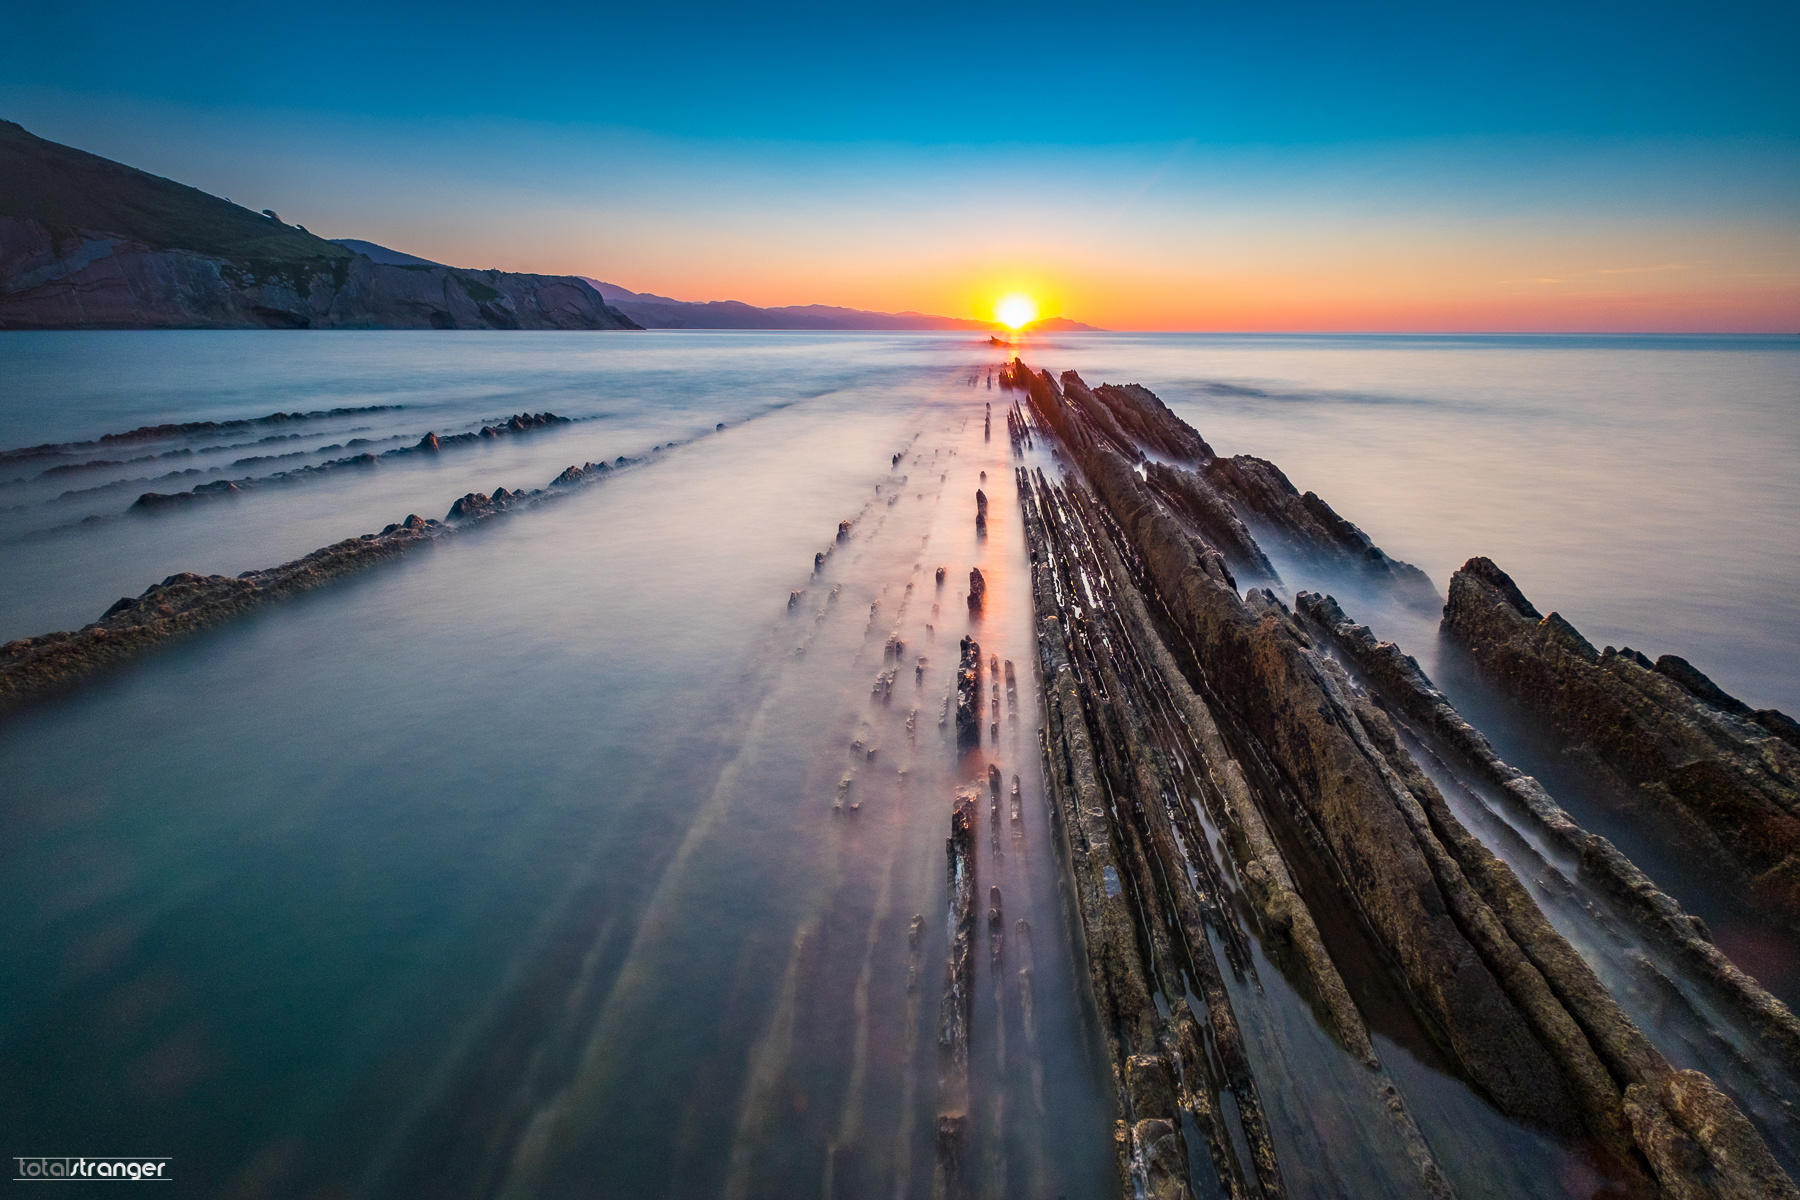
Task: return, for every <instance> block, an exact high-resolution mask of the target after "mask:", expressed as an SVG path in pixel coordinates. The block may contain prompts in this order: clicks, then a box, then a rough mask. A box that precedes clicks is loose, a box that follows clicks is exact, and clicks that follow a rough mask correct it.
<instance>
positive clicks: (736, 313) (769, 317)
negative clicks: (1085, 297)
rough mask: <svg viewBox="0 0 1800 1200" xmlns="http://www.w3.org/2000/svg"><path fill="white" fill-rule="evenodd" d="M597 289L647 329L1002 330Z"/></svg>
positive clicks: (419, 262)
mask: <svg viewBox="0 0 1800 1200" xmlns="http://www.w3.org/2000/svg"><path fill="white" fill-rule="evenodd" d="M332 240H333V241H334V242H336V243H337V244H338V245H340V246H344V247H347V248H348V249H351V250H354V251H356V253H358V254H365V255H367V256H368V257H370V258H372V259H374V260H375V261H376V262H378V263H390V264H393V265H395V266H427V267H438V266H443V264H442V263H435V262H432V261H431V260H430V259H428V258H420V257H419V256H418V255H416V254H407V253H406V252H405V251H402V250H395V249H392V248H391V247H388V246H382V245H378V244H376V243H375V242H365V241H363V240H361V239H359V238H333V239H332ZM581 278H583V279H585V280H586V281H587V282H588V283H591V284H593V285H594V288H595V289H596V290H597V291H598V292H599V293H600V295H601V296H602V297H603V298H605V300H606V302H607V303H608V304H610V305H611V306H612V307H614V308H616V309H618V310H619V311H620V312H622V313H624V314H625V315H626V316H628V317H630V318H631V319H632V320H633V321H636V322H637V323H638V324H639V325H642V326H643V327H644V328H645V329H968V330H974V331H976V332H990V331H992V330H994V329H996V328H997V326H996V325H995V324H994V323H993V322H991V321H973V320H969V319H967V318H965V317H938V316H933V315H932V314H930V313H921V312H898V313H888V312H872V311H870V310H868V309H862V308H839V307H837V306H835V305H830V304H790V305H785V306H783V307H780V308H759V307H757V306H756V305H754V304H745V303H744V302H743V301H742V300H676V299H673V298H672V297H669V296H658V295H656V294H655V293H653V292H634V291H632V290H631V289H630V288H626V287H620V286H619V285H618V284H616V283H607V282H606V281H605V280H601V279H595V278H593V277H592V276H587V275H583V276H582V277H581ZM1031 327H1032V328H1033V329H1036V330H1042V331H1045V332H1050V333H1069V332H1079V331H1082V330H1087V331H1090V332H1096V330H1095V327H1094V326H1092V325H1083V324H1082V323H1081V322H1080V321H1071V320H1068V319H1067V318H1065V317H1051V318H1048V319H1047V320H1043V321H1035V322H1033V323H1032V326H1031Z"/></svg>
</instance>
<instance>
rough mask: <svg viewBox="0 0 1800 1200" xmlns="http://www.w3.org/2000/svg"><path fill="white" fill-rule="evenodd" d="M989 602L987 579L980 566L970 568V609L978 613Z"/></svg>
mask: <svg viewBox="0 0 1800 1200" xmlns="http://www.w3.org/2000/svg"><path fill="white" fill-rule="evenodd" d="M986 604H987V580H986V579H985V578H983V577H982V574H981V568H980V567H970V568H969V611H970V612H972V613H978V612H980V611H981V610H982V608H983V607H984V606H985V605H986Z"/></svg>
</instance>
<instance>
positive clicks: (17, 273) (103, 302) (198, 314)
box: [0, 121, 638, 329]
mask: <svg viewBox="0 0 1800 1200" xmlns="http://www.w3.org/2000/svg"><path fill="white" fill-rule="evenodd" d="M408 259H409V261H406V262H398V261H393V260H389V261H377V260H376V259H374V258H371V257H369V256H368V255H365V254H360V253H357V252H355V251H354V250H353V249H351V248H347V247H345V246H340V245H339V244H337V243H336V242H332V241H327V240H326V239H324V238H321V237H314V236H313V235H312V234H310V233H308V232H307V231H306V230H305V229H303V228H301V227H300V226H298V225H288V224H285V223H284V222H283V221H282V220H281V219H280V218H279V217H277V216H276V215H275V214H274V213H272V212H263V213H254V212H251V211H250V210H249V209H247V208H243V207H241V206H239V205H236V204H233V203H231V201H229V200H222V199H220V198H219V197H217V196H211V195H208V194H207V193H205V192H202V191H199V190H198V189H196V188H191V187H187V186H186V185H184V184H179V183H175V182H173V181H171V180H168V179H162V178H160V177H158V176H155V175H150V174H147V173H146V172H143V171H139V170H136V169H134V168H132V167H127V166H125V165H123V164H121V163H116V162H113V161H112V160H110V159H105V158H101V157H99V156H98V155H94V154H88V153H86V152H85V151H81V150H75V149H72V148H71V147H68V146H62V145H58V144H57V143H55V142H50V141H45V140H44V139H43V138H39V137H35V136H33V135H32V134H30V133H27V132H26V131H25V130H24V129H23V128H21V127H20V126H18V125H16V124H13V123H12V122H10V121H0V329H243V328H282V329H294V328H313V329H636V328H638V326H637V325H636V324H635V323H634V322H633V321H632V320H631V318H629V317H627V316H625V314H623V313H621V312H619V311H618V310H617V309H614V308H610V307H608V306H607V304H606V303H605V302H604V301H603V300H601V298H600V293H599V292H597V291H595V290H594V287H593V285H592V284H590V283H588V282H587V280H585V279H581V278H578V277H576V276H573V275H524V274H519V273H516V272H512V271H468V270H460V269H455V268H451V267H446V266H441V265H438V264H434V263H428V262H425V261H424V260H423V259H411V258H410V256H408Z"/></svg>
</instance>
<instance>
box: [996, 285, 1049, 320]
mask: <svg viewBox="0 0 1800 1200" xmlns="http://www.w3.org/2000/svg"><path fill="white" fill-rule="evenodd" d="M1037 315H1038V306H1037V301H1036V300H1033V299H1032V298H1031V297H1030V296H1026V295H1023V294H1021V293H1019V292H1013V293H1011V294H1009V295H1006V296H1002V297H1000V300H999V303H997V304H995V305H994V319H995V320H996V321H998V322H1000V323H1001V324H1002V325H1004V326H1006V327H1007V328H1008V329H1020V328H1023V327H1024V326H1026V325H1029V324H1031V323H1032V322H1033V321H1035V320H1037Z"/></svg>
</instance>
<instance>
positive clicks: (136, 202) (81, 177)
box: [0, 121, 352, 264]
mask: <svg viewBox="0 0 1800 1200" xmlns="http://www.w3.org/2000/svg"><path fill="white" fill-rule="evenodd" d="M0 217H16V218H18V219H21V220H27V221H37V222H38V223H39V224H42V225H44V226H46V227H48V228H49V229H50V230H51V231H52V232H53V233H55V234H57V235H59V236H62V235H73V234H75V233H76V232H77V231H92V232H102V233H110V234H116V235H118V236H120V237H124V238H129V239H130V240H132V241H135V242H142V243H143V244H144V245H146V246H149V247H150V248H152V249H156V250H187V251H191V252H192V253H195V254H210V255H214V256H216V257H219V258H229V259H237V260H240V261H246V262H254V263H257V264H275V263H294V262H315V263H316V262H320V261H331V260H336V259H342V260H348V259H349V258H351V257H352V255H351V252H350V251H349V250H348V249H346V248H345V247H343V246H340V245H338V244H337V243H335V242H329V241H326V240H325V239H324V238H321V237H314V236H313V235H312V234H310V233H307V232H306V231H305V230H302V229H295V228H294V227H293V226H291V225H283V224H281V223H280V222H279V221H274V220H271V219H270V218H268V217H265V216H263V215H262V214H261V213H254V212H251V211H250V210H249V209H247V208H245V207H243V206H242V205H238V204H233V203H232V202H231V201H229V200H223V199H220V198H219V197H217V196H211V195H208V194H207V193H205V192H203V191H201V190H199V189H198V188H191V187H188V186H187V185H186V184H182V183H176V182H175V181H174V180H171V179H163V178H161V177H160V176H156V175H152V174H150V173H149V172H147V171H140V170H138V169H136V168H135V167H128V166H126V165H124V164H123V163H117V162H113V161H112V160H111V159H106V158H101V157H100V156H98V155H95V154H89V153H87V152H86V151H83V150H76V149H74V148H73V147H70V146H62V145H58V144H57V143H56V142H49V141H45V140H44V139H43V138H40V137H37V136H35V135H33V134H31V133H28V132H27V131H26V130H25V129H24V128H22V127H21V126H19V125H17V124H15V123H13V122H11V121H0Z"/></svg>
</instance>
